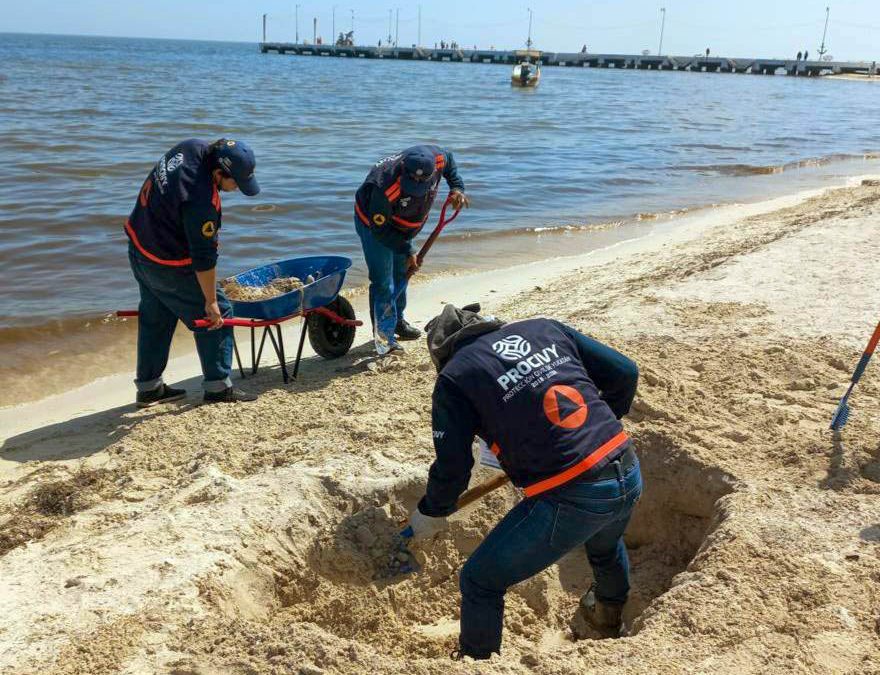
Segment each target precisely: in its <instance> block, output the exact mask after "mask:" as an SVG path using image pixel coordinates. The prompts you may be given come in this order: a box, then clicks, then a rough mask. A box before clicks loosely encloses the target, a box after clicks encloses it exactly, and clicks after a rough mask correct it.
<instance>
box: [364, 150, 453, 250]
mask: <svg viewBox="0 0 880 675" xmlns="http://www.w3.org/2000/svg"><path fill="white" fill-rule="evenodd" d="M414 147H415V148H422V149H424V150H426V151H427V152H429V153H431V154H433V155H434V161H435V166H436V168H437V170H436V171H435V172H434V176H433V178H432V179H431V188H430V189H429V190H428V192H427V193H426V194H425V195H423V196H422V197H413V196H411V195H407V194H405V193H403V192H402V190H401V185H400V174H401V171H402V167H403V155H404V154H406V153H407V152H408V151H409V150H412V149H414V148H408V149H407V150H404V151H403V152H402V153H400V154H397V155H392V156H390V157H385V158H384V159H380V160H379V161H378V162H376V164H375V165H374V166H373V168H372V169H371V170H370V173H368V174H367V177H366V179H365V180H364V182H363V184H362V185H361V187H360V188H359V189H358V191H357V194H355V198H354V199H355V207H356V209H357V213H358V217H359V218H360V219H361V222H363V223H364V225H366V226H367V227H373V226H374V223H373V222H372V221H371V218H372V216H373V215H374V214H372V213H370V212H369V204H367V203H366V201H365V199H364V193H365V190H364V189H363V188H364V186H366V185H374V186H378V188H379V189H380V190H382V191H383V192H384V193H385V196H386V197H387V198H388V201H389V202H390V203H391V226H392V227H394V228H395V229H397V230H399V231H401V232H405V233H407V234H408V235H412V236H415V235H416V234H418V232H419V230H421V229H422V226H423V225H424V224H425V221H426V220H427V219H428V214H429V213H430V212H431V206H433V204H434V198H435V197H436V196H437V190H438V188H439V186H440V179H441V178H442V177H443V170H444V169H445V168H446V152H445V151H444V150H443V148H441V147H440V146H438V145H418V146H414ZM382 224H383V225H384V223H382Z"/></svg>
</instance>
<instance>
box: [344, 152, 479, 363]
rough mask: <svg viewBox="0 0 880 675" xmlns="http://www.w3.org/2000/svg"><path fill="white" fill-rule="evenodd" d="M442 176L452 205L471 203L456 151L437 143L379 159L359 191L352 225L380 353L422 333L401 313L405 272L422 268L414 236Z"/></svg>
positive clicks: (414, 338) (454, 206) (426, 216)
mask: <svg viewBox="0 0 880 675" xmlns="http://www.w3.org/2000/svg"><path fill="white" fill-rule="evenodd" d="M441 178H445V179H446V183H447V184H448V185H449V189H450V194H451V204H452V206H453V208H456V209H459V208H461V207H463V206H468V205H469V204H470V202H469V200H468V198H467V196H466V195H465V193H464V181H462V179H461V178H460V177H459V175H458V170H457V168H456V166H455V160H454V159H453V157H452V153H451V152H449V151H448V150H444V149H443V148H440V147H438V146H436V145H416V146H413V147H411V148H407V149H406V150H404V151H403V152H401V153H398V154H396V155H392V156H391V157H386V158H385V159H381V160H379V161H378V162H376V164H375V166H373V168H372V169H370V173H368V174H367V178H366V180H364V182H363V184H362V185H361V186H360V188H358V191H357V193H356V194H355V198H354V211H355V214H354V225H355V229H356V230H357V233H358V236H360V238H361V245H362V246H363V249H364V258H366V261H367V269H368V270H369V274H370V316H371V318H372V320H373V334H374V336H375V338H376V351H377V352H378V353H379V354H387V353H389V352H392V351H402V350H403V348H402V347H401V346H400V344H399V343H398V341H397V340H398V339H400V340H416V339H418V338H419V337H420V336H421V334H422V333H421V331H420V330H418V329H417V328H415V327H413V326H411V325H410V324H409V323H407V322H406V320H405V319H404V318H403V311H404V309H406V284H407V272H409V271H410V270H412V271H413V272H414V271H416V270H418V267H419V264H418V260H417V259H416V252H415V247H414V246H413V239H414V238H415V237H416V235H418V233H419V232H420V231H421V230H422V227H423V226H424V224H425V221H426V220H427V219H428V214H429V213H430V212H431V206H432V205H433V203H434V198H435V197H436V196H437V189H438V188H439V185H440V179H441ZM395 296H396V300H395Z"/></svg>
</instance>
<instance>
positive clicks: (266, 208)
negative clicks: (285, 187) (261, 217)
mask: <svg viewBox="0 0 880 675" xmlns="http://www.w3.org/2000/svg"><path fill="white" fill-rule="evenodd" d="M277 208H278V207H277V206H275V204H257V206H255V207H253V208H252V209H251V211H254V212H256V213H270V212H272V211H275V210H276V209H277Z"/></svg>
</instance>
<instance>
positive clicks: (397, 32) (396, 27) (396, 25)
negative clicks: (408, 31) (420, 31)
mask: <svg viewBox="0 0 880 675" xmlns="http://www.w3.org/2000/svg"><path fill="white" fill-rule="evenodd" d="M399 37H400V7H398V8H397V15H396V19H395V22H394V46H395V47H396V46H397V40H398V38H399Z"/></svg>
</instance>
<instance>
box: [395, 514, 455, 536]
mask: <svg viewBox="0 0 880 675" xmlns="http://www.w3.org/2000/svg"><path fill="white" fill-rule="evenodd" d="M447 526H448V522H447V520H446V518H445V517H440V518H433V517H431V516H426V515H425V514H424V513H422V512H421V511H419V509H418V507H416V508H415V509H414V510H413V512H412V513H411V514H410V516H409V522H408V523H407V527H406V528H405V529H404V531H406V529H409V530H411V531H412V540H413V541H418V540H421V539H430V538H431V537H433V536H434V535H435V534H438V533H439V532H442V531H443V530H445V529H446V527H447Z"/></svg>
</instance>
